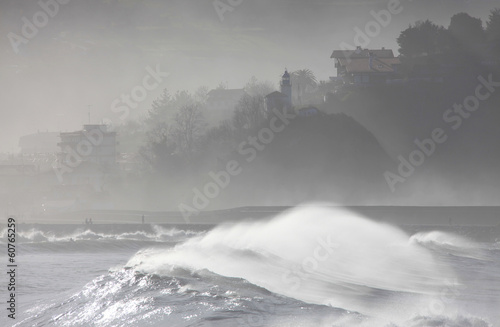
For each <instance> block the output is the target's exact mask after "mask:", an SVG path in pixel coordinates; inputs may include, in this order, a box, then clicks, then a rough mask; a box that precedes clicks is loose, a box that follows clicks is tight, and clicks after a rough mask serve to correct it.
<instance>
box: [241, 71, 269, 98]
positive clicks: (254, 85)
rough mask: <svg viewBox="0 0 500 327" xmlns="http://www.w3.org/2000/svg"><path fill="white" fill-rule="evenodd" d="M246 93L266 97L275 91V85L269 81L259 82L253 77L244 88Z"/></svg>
mask: <svg viewBox="0 0 500 327" xmlns="http://www.w3.org/2000/svg"><path fill="white" fill-rule="evenodd" d="M244 89H245V92H246V93H248V94H249V95H251V96H261V97H265V96H266V95H268V94H269V93H271V92H273V91H275V88H274V87H273V84H272V83H271V82H269V81H265V82H259V81H258V80H257V78H256V77H255V76H252V77H251V78H250V80H249V81H248V83H247V84H246V85H245V87H244Z"/></svg>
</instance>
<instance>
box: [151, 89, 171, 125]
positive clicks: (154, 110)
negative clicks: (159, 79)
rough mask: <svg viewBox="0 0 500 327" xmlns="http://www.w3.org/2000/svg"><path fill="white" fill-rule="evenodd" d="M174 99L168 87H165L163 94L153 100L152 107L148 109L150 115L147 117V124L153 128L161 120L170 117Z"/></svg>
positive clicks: (163, 120)
mask: <svg viewBox="0 0 500 327" xmlns="http://www.w3.org/2000/svg"><path fill="white" fill-rule="evenodd" d="M171 102H172V99H171V97H170V94H169V93H168V90H167V89H163V92H162V94H161V95H160V97H159V98H157V99H156V100H154V101H153V104H152V105H151V109H150V110H149V111H148V117H147V118H146V124H148V125H149V126H150V128H153V127H154V126H155V125H156V124H157V123H159V122H165V121H167V120H168V118H169V116H170V115H169V114H171V113H170V112H169V111H170V110H169V108H170V106H171Z"/></svg>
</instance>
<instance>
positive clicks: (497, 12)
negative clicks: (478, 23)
mask: <svg viewBox="0 0 500 327" xmlns="http://www.w3.org/2000/svg"><path fill="white" fill-rule="evenodd" d="M486 38H487V40H488V42H491V44H492V45H493V52H494V54H496V55H498V56H500V8H496V9H493V10H492V11H491V12H490V16H489V20H488V21H487V22H486Z"/></svg>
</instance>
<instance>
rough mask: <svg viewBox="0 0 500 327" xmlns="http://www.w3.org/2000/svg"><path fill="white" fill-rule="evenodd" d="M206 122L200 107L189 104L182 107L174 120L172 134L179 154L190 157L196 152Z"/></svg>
mask: <svg viewBox="0 0 500 327" xmlns="http://www.w3.org/2000/svg"><path fill="white" fill-rule="evenodd" d="M206 125H207V123H206V121H205V117H204V116H203V114H202V112H201V110H200V108H199V105H197V104H188V105H185V106H182V107H181V108H180V109H179V111H178V112H177V114H176V115H175V118H174V126H173V128H172V131H171V134H172V136H173V138H174V140H175V143H176V145H177V152H178V153H179V154H183V155H187V156H188V157H190V156H191V155H192V154H193V153H194V152H195V150H196V145H197V144H198V142H199V140H200V139H201V137H202V135H203V133H204V131H205V129H206Z"/></svg>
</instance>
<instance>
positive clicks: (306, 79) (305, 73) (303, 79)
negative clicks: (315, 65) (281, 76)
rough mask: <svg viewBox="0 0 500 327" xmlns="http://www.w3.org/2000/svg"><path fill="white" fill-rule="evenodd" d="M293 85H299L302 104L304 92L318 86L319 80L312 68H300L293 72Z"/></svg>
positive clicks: (298, 90)
mask: <svg viewBox="0 0 500 327" xmlns="http://www.w3.org/2000/svg"><path fill="white" fill-rule="evenodd" d="M291 78H292V85H297V96H298V100H299V103H300V104H302V96H303V95H304V92H306V91H308V88H309V90H312V89H314V88H316V85H317V84H318V82H317V81H316V76H314V73H313V72H312V71H311V70H310V69H299V70H296V71H294V72H293V73H292V75H291Z"/></svg>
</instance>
